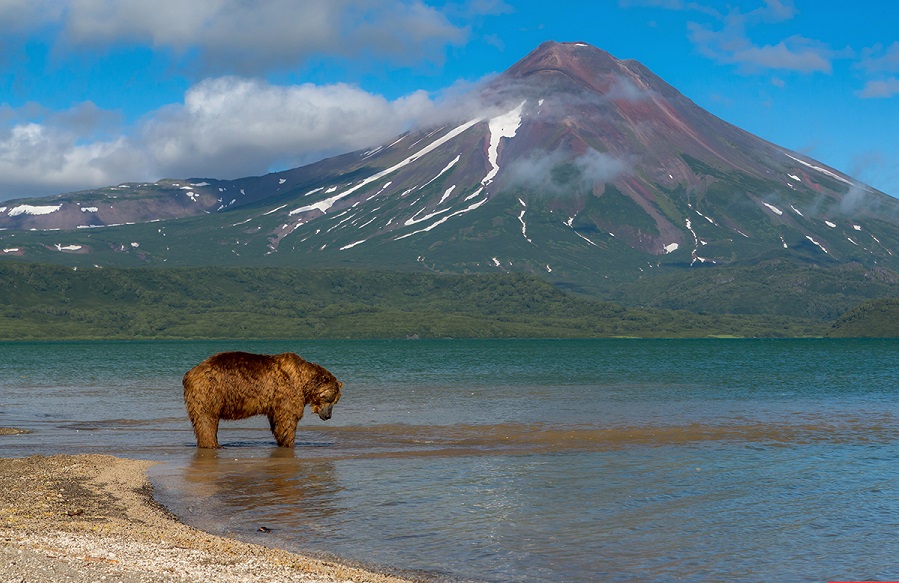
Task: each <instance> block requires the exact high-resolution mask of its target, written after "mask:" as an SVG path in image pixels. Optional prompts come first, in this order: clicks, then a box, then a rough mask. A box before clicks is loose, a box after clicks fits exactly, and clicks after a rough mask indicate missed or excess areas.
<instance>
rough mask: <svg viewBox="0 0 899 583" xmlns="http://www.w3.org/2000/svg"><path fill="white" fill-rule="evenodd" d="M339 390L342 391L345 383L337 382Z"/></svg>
mask: <svg viewBox="0 0 899 583" xmlns="http://www.w3.org/2000/svg"><path fill="white" fill-rule="evenodd" d="M337 388H338V389H342V388H343V383H342V382H340V381H337Z"/></svg>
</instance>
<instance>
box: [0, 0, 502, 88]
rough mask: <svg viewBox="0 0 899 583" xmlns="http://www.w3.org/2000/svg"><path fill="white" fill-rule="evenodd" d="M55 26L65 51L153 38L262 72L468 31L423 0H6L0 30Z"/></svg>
mask: <svg viewBox="0 0 899 583" xmlns="http://www.w3.org/2000/svg"><path fill="white" fill-rule="evenodd" d="M494 4H495V3H494ZM485 9H486V7H485ZM51 26H52V27H58V28H59V30H58V34H57V35H56V36H55V38H56V39H57V41H58V42H57V44H56V46H55V49H56V50H57V51H68V50H72V49H76V50H81V49H97V50H106V49H108V48H109V47H121V46H144V45H149V46H152V47H153V48H154V49H157V50H168V51H170V52H171V54H172V55H174V56H176V57H177V59H178V62H179V63H180V64H181V65H182V66H188V67H192V68H194V69H196V70H197V72H198V73H200V74H201V75H204V74H221V73H223V72H228V73H239V74H247V73H251V72H252V73H254V74H260V73H261V72H264V71H267V70H275V69H282V68H286V67H295V66H297V65H299V64H302V63H303V62H304V61H305V60H306V59H308V58H309V57H310V56H313V55H316V54H321V53H326V54H328V55H339V56H342V57H347V58H351V57H357V56H360V55H366V56H368V57H374V58H389V59H390V60H391V61H392V62H400V63H403V62H409V61H410V60H412V59H414V60H420V59H422V58H433V59H438V60H439V59H440V58H442V49H443V47H445V46H446V44H447V43H450V44H453V43H455V44H460V43H463V42H465V40H466V38H467V35H468V31H467V29H466V28H464V27H460V26H456V25H454V24H453V23H451V22H450V21H449V20H448V19H447V17H446V16H445V15H444V14H443V13H442V12H440V11H439V10H437V9H435V8H433V7H431V6H428V5H426V4H424V3H423V2H422V1H421V0H381V1H374V0H261V1H259V2H246V1H244V0H192V1H190V2H185V1H184V0H154V1H153V2H146V1H144V0H70V1H69V2H58V1H57V0H0V37H6V36H22V35H23V34H28V33H30V32H34V31H36V30H39V29H40V28H41V27H51Z"/></svg>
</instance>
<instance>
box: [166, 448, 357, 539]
mask: <svg viewBox="0 0 899 583" xmlns="http://www.w3.org/2000/svg"><path fill="white" fill-rule="evenodd" d="M248 453H250V452H248V451H246V450H242V451H235V450H234V449H231V450H228V449H224V450H221V449H219V450H216V449H197V451H196V452H195V453H194V455H193V458H192V459H191V460H190V461H189V463H188V465H187V466H186V467H185V468H184V469H183V474H182V476H183V482H182V484H180V485H179V486H177V489H178V490H180V492H179V497H181V500H180V504H183V505H184V508H183V510H186V514H187V516H185V518H186V520H187V521H188V522H190V523H192V524H195V525H196V526H199V527H200V528H203V527H204V526H208V525H209V523H210V522H212V523H217V524H219V528H221V524H222V522H225V521H227V526H225V530H226V531H227V532H233V533H234V534H237V535H241V534H246V533H250V532H259V531H260V530H261V531H262V532H268V531H269V530H271V531H272V532H275V533H276V532H277V531H278V530H281V529H283V530H286V531H295V532H304V531H307V532H309V533H310V535H313V533H314V531H315V527H314V525H315V523H316V522H318V521H321V520H322V519H325V518H329V517H332V516H334V515H335V514H337V513H338V512H339V505H338V499H339V497H340V492H341V490H342V488H341V487H340V486H339V482H338V480H337V478H336V475H335V468H334V464H333V462H331V461H330V460H324V459H304V458H303V457H302V450H300V451H297V450H294V449H286V448H272V449H271V450H269V451H267V452H265V453H264V455H261V456H258V457H251V456H248V455H247V454H248ZM253 453H259V452H258V450H257V451H256V452H253ZM236 454H237V455H236ZM295 454H296V455H295ZM172 510H173V511H175V512H176V514H178V513H179V511H178V509H175V508H172ZM223 518H224V520H222V519H223ZM297 542H299V541H297Z"/></svg>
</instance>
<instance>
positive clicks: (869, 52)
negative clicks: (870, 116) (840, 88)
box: [856, 41, 899, 99]
mask: <svg viewBox="0 0 899 583" xmlns="http://www.w3.org/2000/svg"><path fill="white" fill-rule="evenodd" d="M857 67H858V68H859V69H862V70H863V71H865V72H866V73H867V74H868V75H870V76H871V77H873V78H871V79H869V80H868V81H867V82H866V83H865V86H864V88H862V89H861V90H859V91H857V92H856V95H857V96H859V97H861V98H863V99H872V98H873V99H883V98H889V97H893V96H894V95H899V76H897V75H896V73H899V41H897V42H894V43H893V44H891V45H890V46H889V47H886V48H884V47H883V45H880V44H877V45H874V46H873V47H870V48H866V49H865V50H864V51H862V58H861V60H860V61H859V62H858V65H857Z"/></svg>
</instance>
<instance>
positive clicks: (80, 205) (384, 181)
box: [0, 42, 899, 291]
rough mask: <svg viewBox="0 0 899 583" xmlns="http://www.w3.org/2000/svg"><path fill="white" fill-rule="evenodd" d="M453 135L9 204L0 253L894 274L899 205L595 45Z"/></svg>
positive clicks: (545, 53)
mask: <svg viewBox="0 0 899 583" xmlns="http://www.w3.org/2000/svg"><path fill="white" fill-rule="evenodd" d="M460 111H461V112H463V113H462V114H460V113H459V112H460ZM451 118H453V119H451ZM447 119H448V120H449V119H451V121H446V122H445V123H438V124H435V125H434V126H433V127H430V128H427V129H424V130H418V131H413V132H409V133H405V134H403V135H400V136H396V137H395V138H394V139H392V140H390V141H388V142H386V143H384V144H381V145H377V146H374V147H371V148H367V149H365V150H362V151H357V152H352V153H348V154H344V155H341V156H337V157H333V158H329V159H326V160H323V161H321V162H317V163H315V164H311V165H308V166H304V167H301V168H296V169H292V170H287V171H284V172H277V173H272V174H268V175H266V176H261V177H249V178H242V179H238V180H217V179H214V178H202V179H198V178H194V179H186V180H164V181H160V182H157V183H153V184H139V183H129V184H122V185H118V186H115V187H110V188H106V189H99V190H93V191H85V192H79V193H72V194H66V195H59V196H56V197H48V198H46V199H32V200H20V201H9V202H7V203H5V204H6V206H5V207H3V208H2V210H0V228H5V229H6V230H5V231H2V232H0V248H3V250H2V251H0V255H3V254H5V255H16V256H19V257H22V258H25V259H29V260H33V261H38V260H40V261H45V262H46V261H49V262H55V263H64V264H70V265H125V266H127V265H156V266H162V265H165V266H176V265H283V266H297V267H320V266H353V267H370V268H382V269H391V270H430V271H434V272H439V273H473V272H492V271H526V272H531V273H536V274H540V275H541V276H542V277H544V278H546V279H548V280H550V281H552V282H554V283H556V284H557V285H561V286H569V287H572V288H575V289H581V290H588V291H589V290H602V289H609V286H613V285H621V284H626V283H630V282H635V281H638V280H640V279H641V278H646V277H648V276H650V275H652V274H662V273H665V274H671V273H690V272H692V271H694V270H701V269H706V270H722V269H726V268H728V267H736V266H747V265H755V264H758V263H760V262H764V261H772V260H788V261H790V262H793V263H794V264H802V265H817V266H824V267H828V266H838V265H848V264H851V265H856V266H861V268H862V269H863V270H867V271H870V270H873V269H896V268H897V267H899V263H897V258H896V256H895V255H894V253H896V252H899V221H897V217H899V214H897V211H899V204H897V202H899V201H897V200H896V199H894V198H892V197H890V196H887V195H886V194H884V193H882V192H879V191H877V190H875V189H873V188H871V187H869V186H867V185H865V184H863V183H861V182H859V181H857V180H855V179H853V178H852V177H850V176H847V175H845V174H843V173H841V172H839V171H837V170H834V169H833V168H829V167H828V166H826V165H824V164H822V163H820V162H818V161H816V160H813V159H811V158H808V157H806V156H804V155H801V154H798V153H796V152H792V151H789V150H787V149H784V148H781V147H778V146H776V145H774V144H771V143H769V142H767V141H765V140H763V139H761V138H758V137H756V136H754V135H752V134H750V133H748V132H746V131H743V130H741V129H739V128H737V127H735V126H733V125H731V124H729V123H727V122H725V121H723V120H721V119H719V118H717V117H715V116H714V115H712V114H710V113H709V112H707V111H705V110H703V109H702V108H700V107H699V106H697V105H696V104H694V103H693V102H692V101H690V100H689V99H688V98H687V97H685V96H684V95H682V94H681V93H679V92H678V91H677V90H676V89H675V88H674V87H672V86H671V85H669V84H667V83H666V82H665V81H663V80H662V79H660V78H659V77H657V76H656V75H655V74H653V73H652V72H651V71H650V70H649V69H648V68H646V67H645V66H643V65H642V64H640V63H638V62H636V61H633V60H618V59H616V58H614V57H613V56H611V55H610V54H608V53H606V52H604V51H602V50H600V49H598V48H595V47H593V46H590V45H588V44H586V43H580V42H573V43H558V42H546V43H544V44H542V45H540V47H538V48H537V49H536V50H534V51H533V52H532V53H530V54H529V55H527V56H526V57H525V58H523V59H522V60H521V61H519V62H518V63H516V64H515V65H514V66H512V67H511V68H510V69H508V70H507V71H505V72H504V73H502V74H501V75H499V76H497V77H496V78H494V79H493V80H492V81H491V82H489V83H488V84H486V85H485V86H484V87H482V88H480V89H479V90H478V91H477V93H476V95H475V96H473V97H471V98H470V99H468V100H467V101H466V102H465V105H464V106H456V107H453V108H452V113H451V114H449V113H448V114H447Z"/></svg>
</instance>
